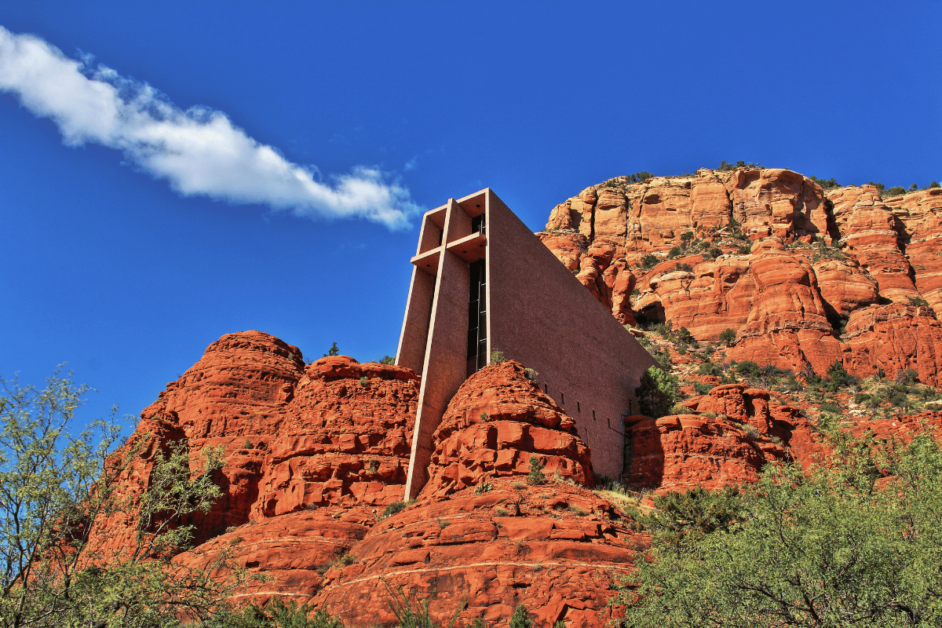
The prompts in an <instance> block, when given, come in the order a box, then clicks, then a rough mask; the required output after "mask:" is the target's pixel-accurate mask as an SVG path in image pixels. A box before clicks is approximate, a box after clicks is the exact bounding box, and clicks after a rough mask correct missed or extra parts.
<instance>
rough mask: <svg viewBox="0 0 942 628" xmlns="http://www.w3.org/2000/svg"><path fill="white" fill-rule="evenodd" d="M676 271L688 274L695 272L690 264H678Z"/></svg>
mask: <svg viewBox="0 0 942 628" xmlns="http://www.w3.org/2000/svg"><path fill="white" fill-rule="evenodd" d="M674 270H683V271H686V272H688V273H691V272H693V266H691V265H690V264H681V263H680V262H678V263H677V264H676V265H675V266H674Z"/></svg>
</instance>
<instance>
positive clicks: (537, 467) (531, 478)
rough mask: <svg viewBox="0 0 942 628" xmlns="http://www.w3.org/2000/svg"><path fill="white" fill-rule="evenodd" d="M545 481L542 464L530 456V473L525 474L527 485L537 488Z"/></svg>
mask: <svg viewBox="0 0 942 628" xmlns="http://www.w3.org/2000/svg"><path fill="white" fill-rule="evenodd" d="M545 481H546V478H545V477H544V476H543V463H542V462H540V459H539V458H537V457H536V456H530V472H529V473H528V474H527V484H529V485H531V486H539V485H540V484H543V483H544V482H545Z"/></svg>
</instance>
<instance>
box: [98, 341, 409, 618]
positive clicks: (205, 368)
mask: <svg viewBox="0 0 942 628" xmlns="http://www.w3.org/2000/svg"><path fill="white" fill-rule="evenodd" d="M418 384H419V382H418V378H417V377H416V375H415V374H414V373H412V371H410V370H408V369H405V368H400V367H395V366H387V365H381V364H374V363H371V364H358V363H356V362H355V361H354V360H352V359H350V358H348V357H344V356H337V357H327V358H322V359H320V360H317V361H316V362H314V363H312V364H308V365H307V366H305V364H304V361H303V360H302V356H301V352H300V351H299V350H298V349H297V348H295V347H292V346H291V345H288V344H285V343H284V342H282V341H280V340H278V339H277V338H275V337H273V336H270V335H268V334H264V333H261V332H256V331H251V332H241V333H237V334H227V335H225V336H223V337H222V338H221V339H220V340H219V341H217V342H215V343H213V344H211V345H210V346H209V348H208V349H207V350H206V353H205V354H204V355H203V358H202V359H201V360H200V361H199V362H197V363H196V364H195V365H194V366H193V367H192V368H190V369H189V370H187V372H186V373H184V374H183V376H182V377H181V378H180V379H179V380H177V381H176V382H171V383H170V384H168V385H167V389H166V390H165V391H164V392H162V393H160V396H159V398H158V400H157V401H156V402H154V403H153V404H152V405H151V406H149V407H148V408H147V409H145V410H144V412H143V413H142V421H141V423H140V425H139V426H138V428H137V431H136V433H135V435H134V436H132V439H131V442H133V441H134V440H135V439H136V438H146V439H147V442H146V446H145V447H143V448H142V449H141V451H140V454H139V459H138V460H135V461H133V462H132V464H131V465H130V466H129V468H128V471H127V472H126V477H124V478H122V479H121V486H122V491H124V492H125V494H127V495H129V496H131V497H133V496H134V495H139V494H140V493H141V492H142V491H143V490H144V489H145V488H146V487H147V486H149V483H150V470H151V468H152V466H153V459H154V456H155V453H156V452H157V451H159V450H160V449H161V448H166V447H167V446H169V444H170V443H177V444H178V445H177V446H183V447H185V448H186V450H188V451H189V453H190V459H191V463H190V464H191V468H192V469H194V471H196V470H197V469H199V468H201V467H200V465H201V462H202V456H201V452H202V451H203V450H204V449H205V448H208V447H221V448H222V451H223V459H224V466H223V467H222V469H221V471H220V473H219V474H218V475H217V477H216V478H215V479H216V483H217V485H219V487H220V489H221V490H222V496H221V498H220V499H219V500H218V501H217V502H216V504H215V505H214V507H213V509H212V510H211V511H210V512H209V513H208V514H206V515H202V514H199V513H197V514H196V515H194V516H193V517H191V518H190V519H189V520H187V521H186V522H184V523H192V524H194V525H195V526H196V528H195V530H196V535H195V539H194V541H195V544H196V546H197V548H196V551H194V552H190V553H186V554H183V555H180V556H178V557H177V558H176V559H175V560H177V561H178V562H179V563H180V564H184V565H196V566H199V565H205V564H206V561H207V560H210V558H211V557H212V556H214V555H215V554H216V552H215V551H213V550H215V549H217V548H227V547H232V548H233V550H232V552H233V558H234V560H236V561H237V562H240V563H241V564H242V565H243V566H246V567H248V568H249V570H250V571H254V572H259V573H264V574H266V575H268V576H271V577H272V578H273V580H271V581H270V582H268V583H266V584H265V586H264V590H262V591H243V592H241V593H240V594H239V595H245V596H252V597H260V598H261V599H265V598H267V597H268V596H270V595H272V594H275V593H277V594H285V595H291V596H294V597H295V599H300V600H302V601H303V600H304V599H309V598H311V597H312V596H313V595H314V594H315V593H316V591H317V588H318V586H319V584H320V580H321V575H320V574H319V573H318V571H317V569H318V568H321V567H325V566H326V565H327V563H328V562H329V561H330V560H331V559H333V558H335V557H336V556H338V555H340V554H343V553H344V552H346V551H347V550H348V549H349V548H350V546H352V545H353V543H355V542H356V541H358V540H359V539H361V538H362V537H363V536H364V535H365V533H366V531H367V530H368V529H369V527H370V526H372V525H373V524H374V523H375V522H376V520H377V517H378V516H379V514H381V513H382V511H383V509H384V508H385V506H386V505H387V504H389V503H391V502H393V501H396V500H398V499H401V498H402V494H403V490H404V489H403V487H404V484H405V479H406V470H407V468H408V464H409V453H410V443H411V438H412V429H413V426H414V423H415V409H416V403H417V399H418V388H419V386H418ZM95 534H96V535H100V537H101V538H103V539H109V541H108V543H105V546H106V548H107V547H114V548H118V547H122V546H127V545H128V543H129V542H130V539H131V538H132V537H133V534H134V530H133V526H132V522H131V521H130V519H129V518H128V517H117V516H114V517H111V518H108V519H105V520H101V521H99V522H98V524H97V525H96V529H95ZM109 543H110V545H109Z"/></svg>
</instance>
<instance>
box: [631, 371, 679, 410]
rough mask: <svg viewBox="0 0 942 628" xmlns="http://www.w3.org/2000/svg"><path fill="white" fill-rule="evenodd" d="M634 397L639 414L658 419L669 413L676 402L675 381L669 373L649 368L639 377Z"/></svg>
mask: <svg viewBox="0 0 942 628" xmlns="http://www.w3.org/2000/svg"><path fill="white" fill-rule="evenodd" d="M635 396H636V397H638V402H639V403H640V404H641V414H646V415H648V416H650V417H654V418H658V417H662V416H664V415H665V414H669V413H670V409H671V407H672V406H673V405H674V403H675V402H676V401H677V398H678V392H677V379H676V378H675V377H674V376H673V375H671V374H670V373H668V372H666V371H664V370H662V369H660V368H658V367H656V366H651V367H649V368H648V370H646V371H645V372H644V373H643V374H642V375H641V383H640V386H638V387H637V388H635Z"/></svg>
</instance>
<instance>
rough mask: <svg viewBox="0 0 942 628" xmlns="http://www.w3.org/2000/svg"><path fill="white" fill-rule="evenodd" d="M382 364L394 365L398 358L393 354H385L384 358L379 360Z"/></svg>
mask: <svg viewBox="0 0 942 628" xmlns="http://www.w3.org/2000/svg"><path fill="white" fill-rule="evenodd" d="M379 363H380V364H389V365H394V364H395V363H396V358H394V357H392V356H391V355H384V356H383V359H382V360H380V361H379Z"/></svg>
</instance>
